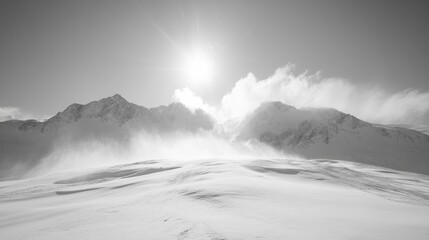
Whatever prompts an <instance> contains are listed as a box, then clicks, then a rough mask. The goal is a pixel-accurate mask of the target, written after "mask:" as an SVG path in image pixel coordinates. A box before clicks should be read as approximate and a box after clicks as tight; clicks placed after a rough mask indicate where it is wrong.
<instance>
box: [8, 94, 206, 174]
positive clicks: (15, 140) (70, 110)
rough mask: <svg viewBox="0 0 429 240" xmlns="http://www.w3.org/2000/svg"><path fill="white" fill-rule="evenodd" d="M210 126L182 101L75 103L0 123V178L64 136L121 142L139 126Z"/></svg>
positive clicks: (27, 166) (191, 128)
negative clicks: (162, 103) (51, 112)
mask: <svg viewBox="0 0 429 240" xmlns="http://www.w3.org/2000/svg"><path fill="white" fill-rule="evenodd" d="M212 127H213V123H212V120H211V118H210V117H209V116H208V115H207V114H205V113H204V112H203V111H201V110H196V111H194V112H192V111H190V110H189V109H188V108H186V107H185V106H184V105H183V104H181V103H172V104H170V105H168V106H160V107H156V108H146V107H142V106H138V105H136V104H133V103H130V102H128V101H127V100H125V99H124V98H123V97H122V96H120V95H119V94H116V95H114V96H111V97H107V98H103V99H101V100H99V101H93V102H90V103H88V104H76V103H75V104H72V105H70V106H68V107H67V108H66V109H65V110H64V111H62V112H59V113H58V114H56V115H55V116H53V117H51V118H49V119H47V120H46V121H43V122H40V121H36V120H25V121H21V120H10V121H5V122H0V177H1V176H4V175H5V173H12V174H11V175H14V176H16V175H21V174H22V173H23V172H25V171H26V170H28V169H30V168H32V167H34V166H36V165H37V164H38V162H39V160H40V159H41V158H43V157H44V156H46V155H47V154H49V153H50V152H52V150H53V148H54V144H55V143H58V141H60V140H61V141H64V139H66V140H67V141H68V142H71V143H73V142H79V141H82V140H103V139H106V138H108V139H110V140H113V141H120V142H123V141H127V139H129V137H130V136H131V135H132V134H133V133H135V132H136V131H140V130H144V131H146V132H151V133H158V134H162V133H165V132H174V131H185V132H195V131H198V130H199V129H205V130H208V129H211V128H212ZM8 175H10V174H8Z"/></svg>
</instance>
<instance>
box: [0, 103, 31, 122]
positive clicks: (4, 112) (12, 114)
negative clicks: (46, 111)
mask: <svg viewBox="0 0 429 240" xmlns="http://www.w3.org/2000/svg"><path fill="white" fill-rule="evenodd" d="M27 119H36V117H35V116H34V115H33V114H31V113H28V112H24V111H22V110H21V109H20V108H18V107H1V106H0V122H3V121H7V120H27Z"/></svg>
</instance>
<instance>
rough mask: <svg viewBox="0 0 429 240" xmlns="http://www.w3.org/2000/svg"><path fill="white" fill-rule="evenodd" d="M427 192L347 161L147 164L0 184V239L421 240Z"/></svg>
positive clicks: (398, 176)
mask: <svg viewBox="0 0 429 240" xmlns="http://www.w3.org/2000/svg"><path fill="white" fill-rule="evenodd" d="M428 186H429V179H428V177H427V176H425V175H419V174H412V173H407V172H400V171H394V170H390V169H384V168H377V167H373V166H368V165H363V164H356V163H352V162H344V161H332V160H249V161H237V160H230V159H227V160H216V159H215V160H195V161H177V160H160V161H144V162H137V163H134V164H127V165H119V166H114V167H109V168H100V169H94V170H91V171H88V170H87V171H79V172H67V173H57V174H54V175H49V176H44V177H39V178H33V179H24V180H18V181H3V182H0V213H1V214H0V236H1V237H2V239H3V238H4V239H9V240H14V239H163V240H169V239H189V240H192V239H195V240H205V239H208V240H215V239H216V240H220V239H255V240H256V239H267V240H269V239H273V240H274V239H275V240H277V239H296V240H300V239H332V240H335V239H368V240H370V239H374V240H380V239H389V240H395V239H409V240H414V239H415V240H421V239H426V238H427V236H428V235H429V207H428V206H429V188H428Z"/></svg>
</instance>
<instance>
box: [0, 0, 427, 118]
mask: <svg viewBox="0 0 429 240" xmlns="http://www.w3.org/2000/svg"><path fill="white" fill-rule="evenodd" d="M428 25H429V2H428V1H395V0H393V1H348V0H341V1H334V0H317V1H316V0H315V1H307V0H300V1H137V0H134V1H101V0H100V1H92V0H85V1H83V0H82V1H79V0H77V1H61V0H51V1H46V0H39V1H21V0H11V1H8V0H2V1H0V117H5V116H7V115H13V116H14V117H15V118H30V117H35V118H46V117H50V116H52V115H54V114H56V113H57V112H59V111H62V110H63V109H65V108H66V107H67V106H68V105H70V104H72V103H87V102H90V101H93V100H98V99H100V98H103V97H107V96H111V95H114V94H116V93H119V94H121V95H122V96H123V97H125V98H126V99H127V100H128V101H130V102H133V103H136V104H139V105H142V106H146V107H155V106H159V105H165V104H169V103H170V102H172V101H175V100H178V101H188V102H191V103H190V104H191V105H192V102H193V103H195V101H197V102H198V103H199V106H200V105H201V106H202V105H204V106H206V108H207V109H211V110H212V112H215V113H218V112H219V111H222V112H223V114H224V115H225V114H226V115H228V116H232V117H237V116H239V115H242V114H244V113H245V111H251V110H252V109H254V108H255V107H256V106H257V105H258V104H259V103H260V102H262V101H267V100H281V101H283V102H285V103H288V104H292V105H296V106H298V107H306V106H310V107H334V108H337V109H339V110H341V111H344V112H347V113H351V114H354V115H356V116H357V117H360V118H363V119H364V120H368V121H372V122H378V123H400V124H414V125H429V79H428V71H429V70H428V69H429V60H428V56H429V44H428V43H429V28H428V27H427V26H428ZM197 53H202V54H197ZM197 55H198V56H200V55H202V57H195V56H197ZM190 56H191V57H190ZM190 58H192V59H191V61H190V60H189V59H190ZM201 59H202V60H201ZM190 62H191V63H190ZM190 65H191V66H190ZM206 65H207V66H208V67H207V68H210V71H208V72H204V73H202V72H201V71H200V70H198V69H201V68H205V67H206ZM203 75H204V76H203ZM188 105H189V104H188ZM213 109H215V110H213ZM219 109H220V110H219ZM243 109H244V110H245V111H244V110H243Z"/></svg>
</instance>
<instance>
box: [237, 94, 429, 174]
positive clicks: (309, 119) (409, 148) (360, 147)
mask: <svg viewBox="0 0 429 240" xmlns="http://www.w3.org/2000/svg"><path fill="white" fill-rule="evenodd" d="M236 131H237V132H238V139H242V140H243V139H244V140H247V139H258V140H260V141H262V142H264V143H266V144H268V145H270V146H272V147H274V148H276V149H278V150H282V151H284V152H287V153H289V154H298V155H300V156H302V157H305V158H331V159H342V160H349V161H354V162H361V163H368V164H373V165H378V166H384V167H389V168H395V169H398V170H404V171H411V172H418V173H424V174H429V161H428V159H429V136H428V135H425V134H423V133H421V132H418V131H414V130H410V129H406V128H400V127H382V126H380V125H372V124H370V123H367V122H364V121H362V120H359V119H357V118H355V117H353V116H351V115H348V114H345V113H342V112H339V111H336V110H334V109H323V108H321V109H314V108H303V109H296V108H294V107H291V106H289V105H286V104H283V103H280V102H268V103H265V104H262V105H261V106H260V107H259V108H258V109H256V110H255V111H254V112H253V113H252V114H251V115H249V116H248V117H247V118H246V119H245V120H244V121H243V122H242V123H241V125H240V126H239V127H237V129H236Z"/></svg>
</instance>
